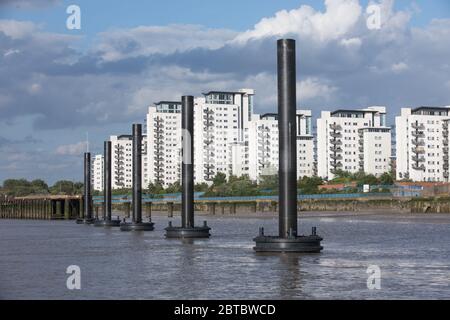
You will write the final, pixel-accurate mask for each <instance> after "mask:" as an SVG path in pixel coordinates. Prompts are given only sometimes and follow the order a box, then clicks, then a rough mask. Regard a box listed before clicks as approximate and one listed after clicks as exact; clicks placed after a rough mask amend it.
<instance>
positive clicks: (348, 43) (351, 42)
mask: <svg viewBox="0 0 450 320" xmlns="http://www.w3.org/2000/svg"><path fill="white" fill-rule="evenodd" d="M341 44H342V45H343V46H344V47H347V48H349V49H359V48H360V47H361V44H362V40H361V39H360V38H350V39H342V40H341Z"/></svg>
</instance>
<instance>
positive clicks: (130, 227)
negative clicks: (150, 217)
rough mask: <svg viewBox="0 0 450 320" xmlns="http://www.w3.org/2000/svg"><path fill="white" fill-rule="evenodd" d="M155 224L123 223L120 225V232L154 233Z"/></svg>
mask: <svg viewBox="0 0 450 320" xmlns="http://www.w3.org/2000/svg"><path fill="white" fill-rule="evenodd" d="M153 226H154V223H153V222H140V223H135V222H122V223H121V224H120V231H153V229H154V227H153Z"/></svg>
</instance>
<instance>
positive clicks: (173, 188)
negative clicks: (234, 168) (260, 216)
mask: <svg viewBox="0 0 450 320" xmlns="http://www.w3.org/2000/svg"><path fill="white" fill-rule="evenodd" d="M325 183H327V184H328V185H338V184H340V185H341V184H344V185H347V186H348V187H346V188H344V189H342V188H338V187H336V188H332V187H331V188H327V189H322V188H320V186H321V185H323V184H325ZM393 183H394V178H393V174H392V173H385V174H383V175H381V176H380V177H376V176H374V175H371V174H365V173H364V172H357V173H349V172H346V171H336V173H335V177H334V179H332V180H330V181H328V182H325V181H324V180H323V179H322V178H320V177H317V176H313V177H306V176H305V177H302V178H300V179H299V180H298V181H297V190H298V192H299V193H300V194H323V193H355V192H359V191H360V189H361V187H362V186H363V185H365V184H368V185H372V186H373V185H382V186H389V185H392V184H393ZM194 191H196V192H204V194H203V196H204V197H237V196H263V195H277V194H278V175H271V176H262V177H261V178H260V180H259V182H256V181H253V180H251V179H250V178H249V176H248V175H243V176H240V177H237V176H233V175H231V176H229V177H228V178H227V177H226V175H225V174H224V173H221V172H219V173H217V174H216V175H215V177H214V178H213V180H212V184H211V185H208V184H207V183H198V184H195V186H194ZM382 191H386V190H385V189H383V190H382ZM143 192H144V193H145V194H148V195H150V196H152V197H156V198H157V197H162V195H163V194H170V193H180V192H181V184H180V182H179V181H178V182H175V183H172V184H170V185H168V186H167V187H164V186H163V185H162V184H161V183H158V182H151V183H150V184H149V185H148V186H147V189H145V190H143ZM82 193H83V183H82V182H73V181H68V180H60V181H57V182H55V183H54V184H53V185H52V186H49V185H47V183H46V182H45V181H44V180H41V179H36V180H32V181H28V180H26V179H8V180H5V181H4V182H3V186H2V187H1V188H0V194H2V195H6V196H15V197H20V196H28V195H43V194H60V195H62V194H64V195H78V194H82ZM92 193H93V195H101V194H102V193H101V192H99V191H93V192H92ZM112 194H113V195H124V194H131V189H115V190H112Z"/></svg>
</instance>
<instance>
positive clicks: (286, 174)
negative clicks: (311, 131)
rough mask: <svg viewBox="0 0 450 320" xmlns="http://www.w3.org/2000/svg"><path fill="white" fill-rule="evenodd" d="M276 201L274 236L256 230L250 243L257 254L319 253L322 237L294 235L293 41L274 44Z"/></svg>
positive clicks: (295, 178)
mask: <svg viewBox="0 0 450 320" xmlns="http://www.w3.org/2000/svg"><path fill="white" fill-rule="evenodd" d="M277 58H278V65H277V68H278V70H277V71H278V135H279V145H278V148H279V156H278V158H279V162H278V164H279V168H278V176H279V177H278V179H279V187H278V188H279V190H278V191H279V196H278V197H279V198H278V199H279V200H278V210H279V218H278V224H279V225H278V227H279V231H278V232H279V234H278V237H274V236H266V235H265V234H264V229H263V228H260V230H259V235H258V236H257V237H256V238H254V239H253V240H254V241H255V242H256V246H255V247H254V248H253V249H254V250H255V251H257V252H320V251H321V250H322V246H321V245H320V242H321V241H322V238H321V237H319V236H318V235H317V234H316V233H315V229H313V233H312V234H311V235H310V236H298V235H297V159H296V157H297V141H296V139H297V125H296V121H295V120H296V109H297V93H296V63H295V58H296V56H295V40H292V39H281V40H278V42H277Z"/></svg>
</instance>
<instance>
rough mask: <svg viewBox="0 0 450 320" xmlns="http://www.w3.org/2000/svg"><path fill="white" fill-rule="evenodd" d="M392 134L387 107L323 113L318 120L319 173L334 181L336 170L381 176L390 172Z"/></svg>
mask: <svg viewBox="0 0 450 320" xmlns="http://www.w3.org/2000/svg"><path fill="white" fill-rule="evenodd" d="M390 157H391V132H390V128H389V127H386V108H385V107H380V106H373V107H368V108H366V109H359V110H346V109H340V110H336V111H334V112H330V111H322V113H321V117H320V118H319V119H317V174H318V176H320V177H322V178H325V179H328V180H331V179H333V178H334V173H335V171H336V170H343V171H348V172H351V173H356V172H358V171H362V170H364V172H366V173H368V174H374V175H381V174H382V173H384V172H388V171H389V170H390Z"/></svg>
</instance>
